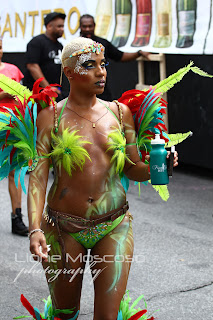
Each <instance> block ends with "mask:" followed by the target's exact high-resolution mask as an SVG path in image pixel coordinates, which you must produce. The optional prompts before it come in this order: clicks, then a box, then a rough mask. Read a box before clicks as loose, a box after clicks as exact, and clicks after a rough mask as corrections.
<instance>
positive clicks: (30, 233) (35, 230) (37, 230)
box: [28, 229, 44, 239]
mask: <svg viewBox="0 0 213 320" xmlns="http://www.w3.org/2000/svg"><path fill="white" fill-rule="evenodd" d="M35 232H42V233H43V234H44V231H43V230H41V229H34V230H31V231H30V232H29V234H28V238H29V239H30V237H31V235H32V234H33V233H35Z"/></svg>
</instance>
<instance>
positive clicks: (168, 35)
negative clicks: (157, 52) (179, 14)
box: [153, 0, 172, 48]
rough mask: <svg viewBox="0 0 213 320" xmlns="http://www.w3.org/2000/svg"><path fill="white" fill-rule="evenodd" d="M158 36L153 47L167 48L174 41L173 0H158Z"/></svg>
mask: <svg viewBox="0 0 213 320" xmlns="http://www.w3.org/2000/svg"><path fill="white" fill-rule="evenodd" d="M156 18H157V19H156V24H157V30H156V38H155V42H154V44H153V47H156V48H166V47H169V46H170V45H171V42H172V10H171V0H156Z"/></svg>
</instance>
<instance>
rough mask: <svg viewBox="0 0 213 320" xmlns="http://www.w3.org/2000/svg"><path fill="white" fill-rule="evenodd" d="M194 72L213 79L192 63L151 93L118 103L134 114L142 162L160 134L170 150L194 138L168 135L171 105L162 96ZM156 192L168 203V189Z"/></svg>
mask: <svg viewBox="0 0 213 320" xmlns="http://www.w3.org/2000/svg"><path fill="white" fill-rule="evenodd" d="M190 70H191V71H192V72H194V73H197V74H199V75H200V76H204V77H210V78H212V77H213V76H212V75H209V74H208V73H206V72H204V71H202V70H200V69H199V68H198V67H196V66H193V62H192V61H191V62H190V63H189V64H188V65H187V66H186V67H183V68H181V69H179V70H178V71H177V72H176V73H174V74H172V75H171V76H169V77H168V78H166V79H164V80H162V81H161V82H159V83H158V84H156V85H154V86H150V88H149V89H148V90H147V89H146V90H142V91H141V90H129V91H126V92H124V93H123V94H122V96H121V97H120V98H119V99H118V101H119V102H121V103H124V104H125V105H127V106H128V107H129V108H130V110H131V112H132V115H133V119H134V123H135V130H136V134H137V146H138V149H139V152H140V156H141V159H142V161H145V156H146V154H149V152H150V150H151V140H152V139H153V138H154V136H155V134H156V133H158V134H160V136H161V138H162V139H164V140H165V143H166V147H169V146H172V145H176V144H177V143H180V142H182V141H183V140H184V139H186V138H187V137H188V136H191V135H192V133H191V132H190V131H189V132H187V133H184V134H182V133H178V134H173V135H169V134H167V133H166V131H167V128H166V125H165V123H164V120H163V115H164V114H165V113H166V107H167V102H166V101H165V100H163V99H162V95H163V94H164V93H165V92H167V91H168V90H169V89H171V88H172V87H173V86H174V85H175V84H176V83H177V82H179V81H181V80H182V78H183V77H184V75H185V74H187V73H188V72H189V71H190ZM125 180H126V179H123V182H124V184H125V186H128V181H127V180H126V181H125ZM154 188H155V189H157V191H158V192H159V194H160V196H161V197H162V199H163V200H167V199H168V196H169V193H168V191H167V187H166V186H162V187H161V186H157V187H154ZM165 189H166V190H165Z"/></svg>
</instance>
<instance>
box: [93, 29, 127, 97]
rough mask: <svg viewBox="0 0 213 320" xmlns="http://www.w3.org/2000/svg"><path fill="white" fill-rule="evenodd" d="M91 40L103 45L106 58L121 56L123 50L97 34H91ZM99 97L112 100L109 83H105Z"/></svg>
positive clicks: (118, 59) (117, 58)
mask: <svg viewBox="0 0 213 320" xmlns="http://www.w3.org/2000/svg"><path fill="white" fill-rule="evenodd" d="M92 40H94V41H96V42H99V43H101V44H102V45H103V46H104V47H105V52H104V56H105V58H106V60H108V59H111V60H114V61H120V60H121V58H122V56H123V52H122V51H120V50H118V49H117V48H116V47H114V46H113V45H112V44H111V43H110V42H109V41H108V40H106V39H103V38H100V37H97V36H95V35H94V36H93V37H92ZM98 97H99V98H101V99H103V100H107V101H111V100H112V94H111V90H110V88H109V83H108V82H107V83H106V86H105V89H104V92H103V93H102V94H101V95H99V96H98Z"/></svg>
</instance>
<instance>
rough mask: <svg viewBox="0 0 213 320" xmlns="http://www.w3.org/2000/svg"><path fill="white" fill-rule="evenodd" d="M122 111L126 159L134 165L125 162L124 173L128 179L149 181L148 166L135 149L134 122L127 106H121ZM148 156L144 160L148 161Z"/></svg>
mask: <svg viewBox="0 0 213 320" xmlns="http://www.w3.org/2000/svg"><path fill="white" fill-rule="evenodd" d="M122 109H123V119H124V124H125V137H126V140H127V146H126V153H127V155H128V157H129V158H130V159H131V160H132V161H133V162H134V163H135V165H132V164H130V163H128V162H127V161H126V164H125V167H124V173H125V175H126V176H127V178H128V179H130V180H134V181H138V182H142V181H147V180H149V179H150V172H149V165H148V164H145V163H144V162H142V161H141V160H140V157H139V154H138V150H137V147H136V133H135V125H134V120H133V118H132V113H131V111H130V110H129V108H128V107H127V106H125V105H124V104H122ZM169 154H170V152H168V154H167V157H169ZM149 158H150V157H149V156H146V159H147V160H148V161H149ZM177 165H178V154H177V152H176V151H175V154H174V162H173V166H174V167H176V166H177Z"/></svg>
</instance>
